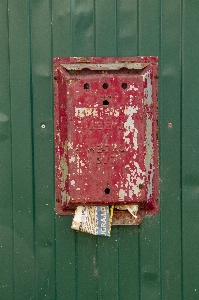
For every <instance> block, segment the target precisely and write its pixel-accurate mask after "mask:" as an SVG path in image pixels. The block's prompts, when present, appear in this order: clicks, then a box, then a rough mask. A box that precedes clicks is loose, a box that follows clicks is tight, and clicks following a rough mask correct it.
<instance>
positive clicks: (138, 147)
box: [55, 57, 158, 210]
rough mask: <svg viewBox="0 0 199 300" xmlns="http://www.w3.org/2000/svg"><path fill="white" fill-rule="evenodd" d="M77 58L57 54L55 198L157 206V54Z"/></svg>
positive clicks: (80, 202)
mask: <svg viewBox="0 0 199 300" xmlns="http://www.w3.org/2000/svg"><path fill="white" fill-rule="evenodd" d="M78 59H80V58H76V59H75V58H65V59H62V58H61V59H56V60H55V125H56V126H55V129H56V136H55V138H56V188H57V189H56V192H57V198H58V201H61V204H62V207H63V209H65V208H67V207H68V208H71V207H75V206H77V205H105V204H106V205H107V204H108V205H111V204H119V205H123V204H132V203H133V204H134V203H138V204H139V206H140V208H141V209H143V210H155V209H156V207H157V205H156V199H157V195H158V153H157V78H156V77H157V59H156V58H154V57H148V58H136V59H135V58H110V62H109V63H108V58H101V59H100V58H89V59H87V61H86V62H82V61H81V62H79V61H78ZM125 59H126V60H127V61H125ZM130 59H131V60H130ZM154 76H155V77H154Z"/></svg>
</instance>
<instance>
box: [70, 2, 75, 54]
mask: <svg viewBox="0 0 199 300" xmlns="http://www.w3.org/2000/svg"><path fill="white" fill-rule="evenodd" d="M74 2H75V0H70V27H71V36H70V38H71V44H72V49H71V51H72V53H71V56H75V17H74V10H75V9H74V6H75V5H74Z"/></svg>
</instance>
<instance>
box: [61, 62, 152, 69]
mask: <svg viewBox="0 0 199 300" xmlns="http://www.w3.org/2000/svg"><path fill="white" fill-rule="evenodd" d="M149 65H150V63H128V62H126V63H114V64H113V63H111V64H90V63H89V64H88V63H79V64H61V66H62V67H64V68H65V69H66V70H82V69H89V70H101V71H108V70H120V69H122V68H126V69H128V70H131V69H135V70H137V69H138V70H140V69H143V68H146V67H147V66H149Z"/></svg>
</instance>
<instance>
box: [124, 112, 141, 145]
mask: <svg viewBox="0 0 199 300" xmlns="http://www.w3.org/2000/svg"><path fill="white" fill-rule="evenodd" d="M137 111H138V107H137V106H127V107H125V109H124V114H125V115H126V116H128V118H127V121H126V122H125V123H124V129H125V131H124V136H123V139H124V141H125V142H126V143H127V144H130V142H131V141H130V138H128V135H129V134H130V133H133V141H132V142H133V148H134V149H135V150H137V149H138V143H137V134H138V130H137V128H135V122H134V119H133V115H134V114H136V113H137Z"/></svg>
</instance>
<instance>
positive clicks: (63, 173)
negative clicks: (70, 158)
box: [60, 154, 68, 190]
mask: <svg viewBox="0 0 199 300" xmlns="http://www.w3.org/2000/svg"><path fill="white" fill-rule="evenodd" d="M60 171H61V183H60V187H61V189H62V190H64V189H65V182H66V179H67V175H68V165H67V161H66V157H65V154H62V156H61V160H60Z"/></svg>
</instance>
